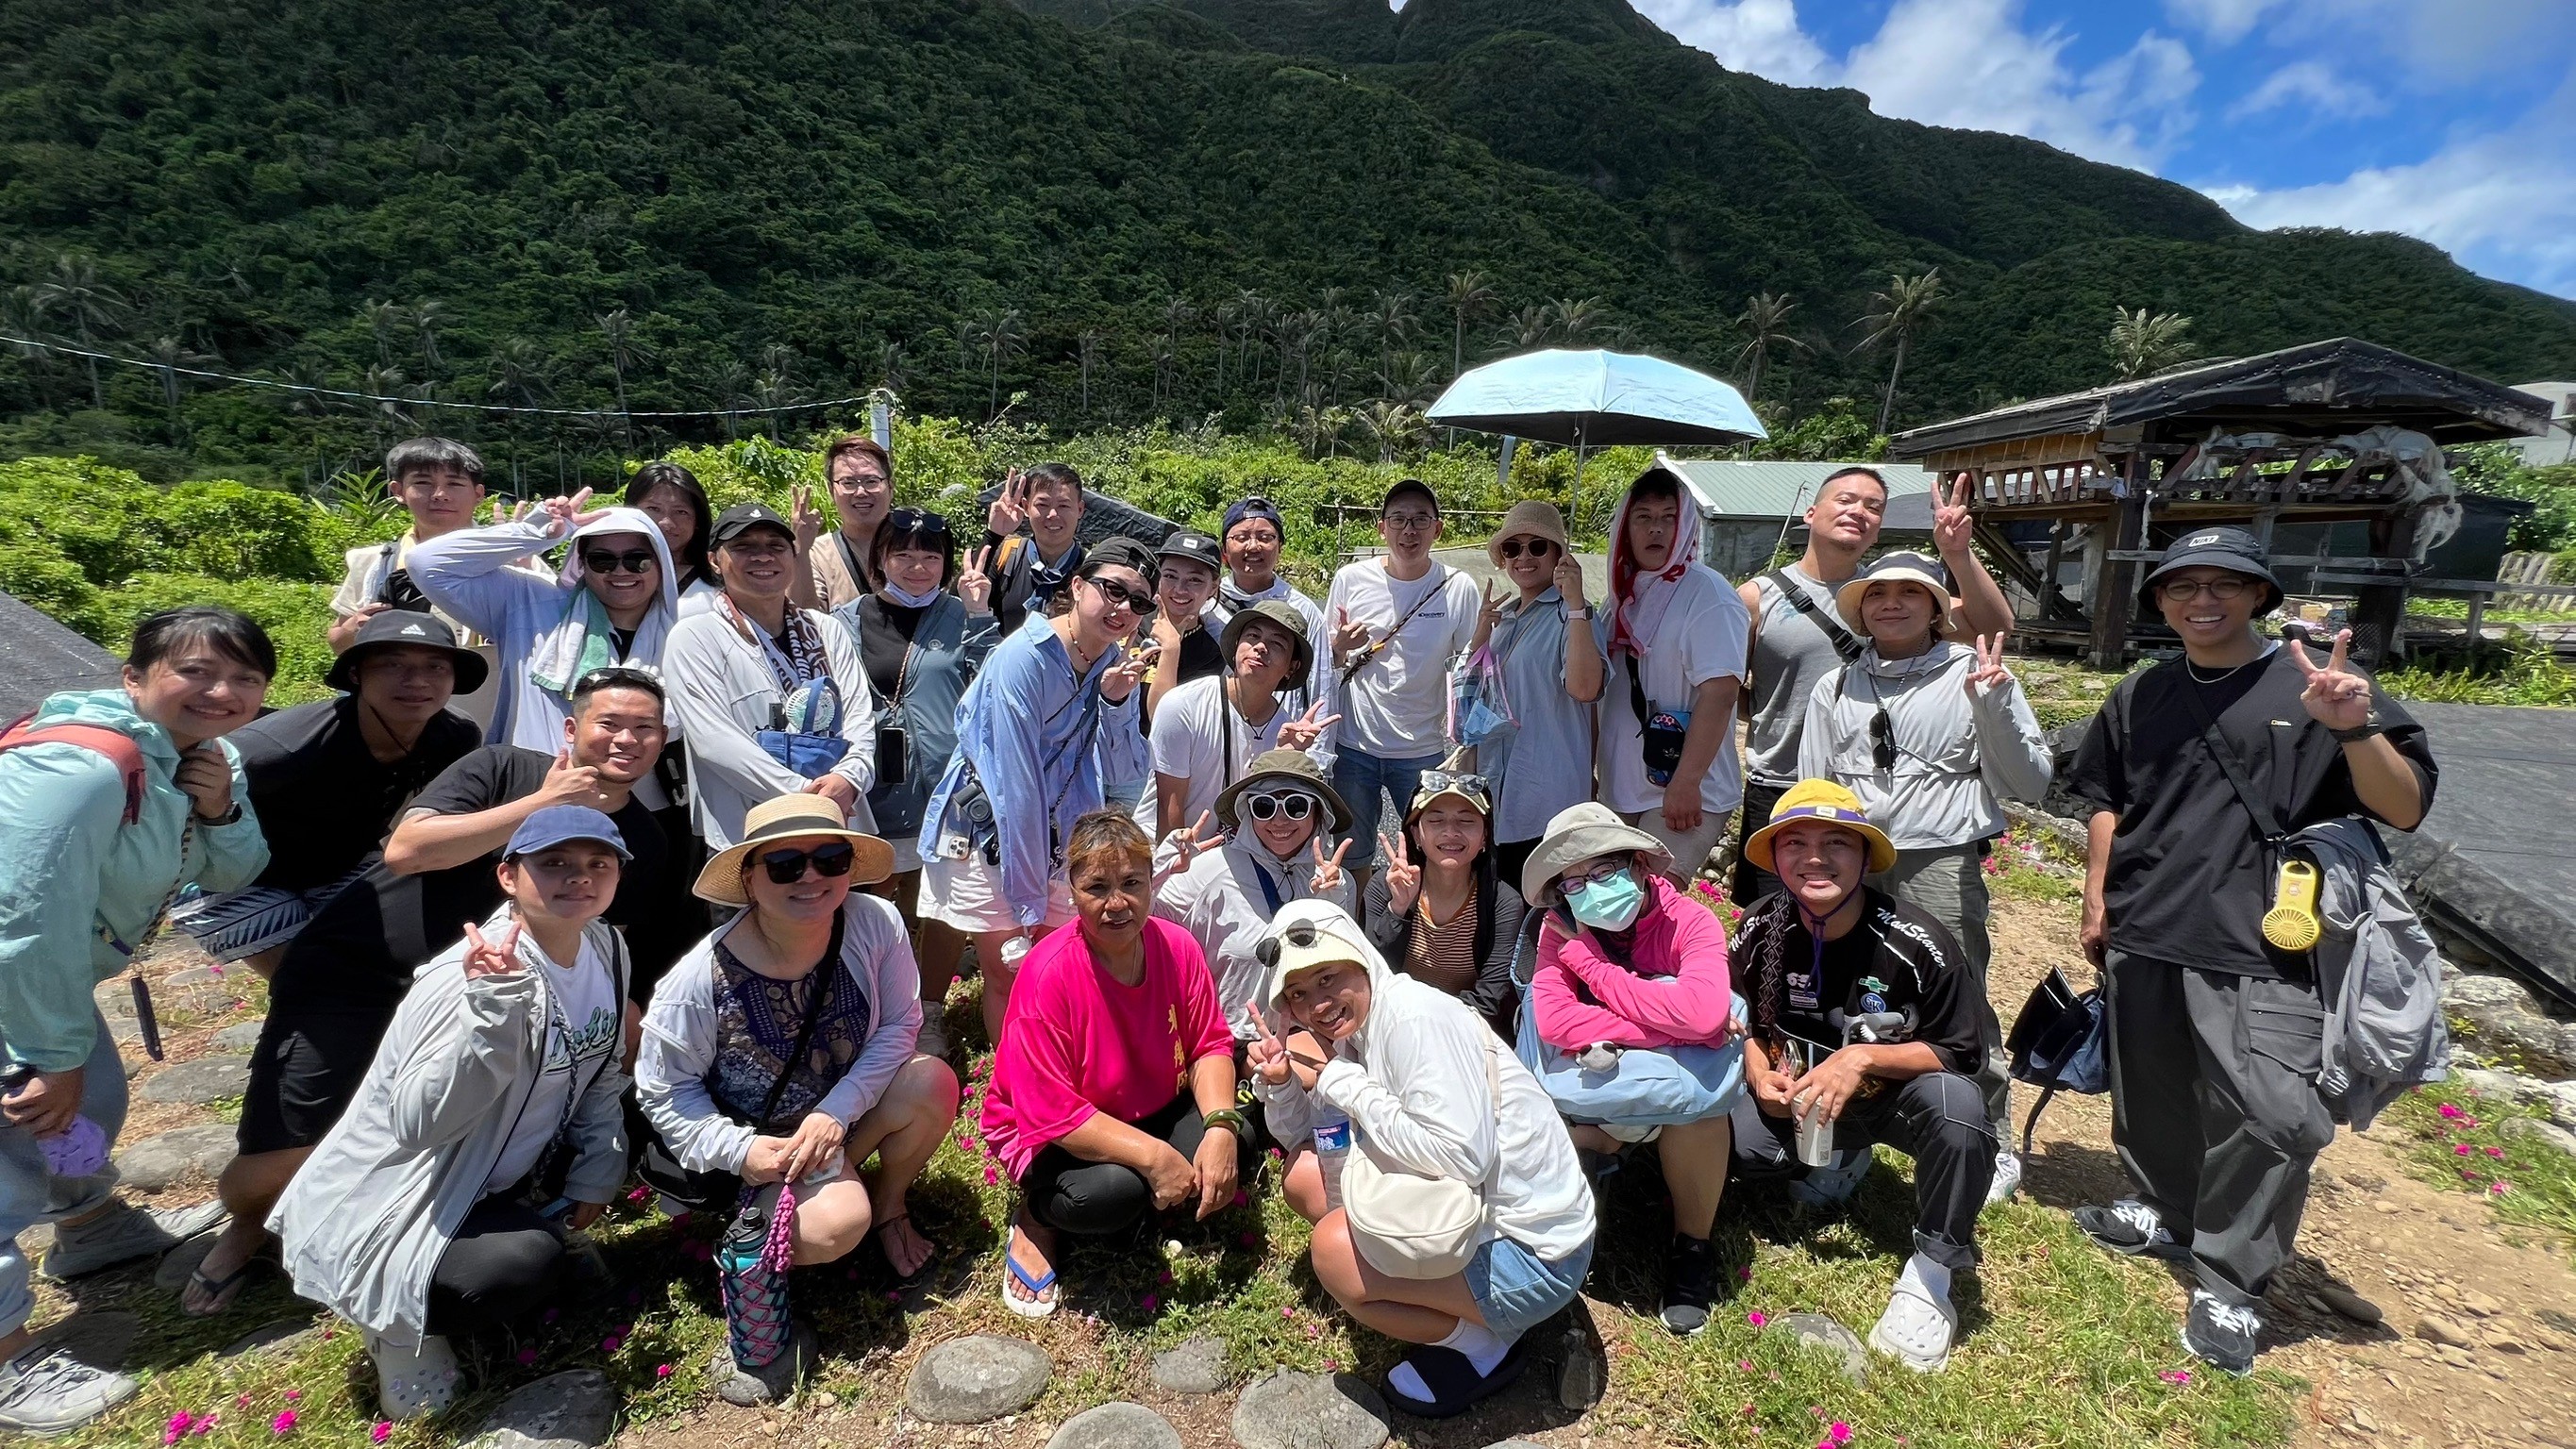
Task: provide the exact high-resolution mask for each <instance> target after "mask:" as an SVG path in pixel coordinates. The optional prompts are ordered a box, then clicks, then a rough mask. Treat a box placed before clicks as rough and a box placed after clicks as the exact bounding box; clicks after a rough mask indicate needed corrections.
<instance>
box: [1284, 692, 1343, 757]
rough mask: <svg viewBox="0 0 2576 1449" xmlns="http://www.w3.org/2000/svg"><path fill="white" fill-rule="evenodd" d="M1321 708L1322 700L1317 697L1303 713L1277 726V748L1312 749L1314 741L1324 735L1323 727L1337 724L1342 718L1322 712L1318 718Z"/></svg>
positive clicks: (1322, 706)
mask: <svg viewBox="0 0 2576 1449" xmlns="http://www.w3.org/2000/svg"><path fill="white" fill-rule="evenodd" d="M1323 708H1324V702H1323V701H1322V700H1320V699H1319V700H1317V701H1315V702H1314V704H1313V705H1311V706H1309V707H1308V708H1307V710H1306V712H1305V713H1304V714H1302V715H1299V716H1298V717H1297V718H1295V719H1292V720H1290V721H1288V722H1287V723H1286V724H1284V725H1281V726H1280V727H1279V748H1281V749H1283V750H1311V749H1313V748H1314V747H1315V741H1317V740H1320V739H1322V738H1323V737H1324V731H1325V729H1326V728H1327V727H1328V726H1331V725H1335V724H1339V723H1340V722H1341V718H1342V717H1341V716H1340V715H1337V714H1322V715H1321V718H1318V715H1319V714H1321V712H1322V710H1323Z"/></svg>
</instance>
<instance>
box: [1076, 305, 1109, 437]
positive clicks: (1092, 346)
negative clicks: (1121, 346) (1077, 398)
mask: <svg viewBox="0 0 2576 1449" xmlns="http://www.w3.org/2000/svg"><path fill="white" fill-rule="evenodd" d="M1108 349H1109V334H1108V333H1106V332H1103V331H1101V330H1100V329H1099V328H1097V327H1085V328H1083V329H1082V330H1081V331H1080V332H1077V333H1075V334H1074V335H1073V360H1074V363H1075V365H1076V366H1079V367H1080V368H1081V369H1082V415H1083V416H1084V417H1086V418H1087V417H1090V416H1091V372H1092V369H1093V368H1096V367H1098V366H1099V365H1100V359H1101V357H1102V355H1103V354H1104V353H1106V352H1107V351H1108Z"/></svg>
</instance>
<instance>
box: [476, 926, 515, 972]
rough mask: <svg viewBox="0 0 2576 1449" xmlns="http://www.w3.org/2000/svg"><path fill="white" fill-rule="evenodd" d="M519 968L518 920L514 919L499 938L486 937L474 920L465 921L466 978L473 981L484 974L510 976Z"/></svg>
mask: <svg viewBox="0 0 2576 1449" xmlns="http://www.w3.org/2000/svg"><path fill="white" fill-rule="evenodd" d="M518 969H519V923H518V922H517V921H512V922H511V923H510V929H508V930H506V931H504V932H502V933H501V935H500V937H499V938H498V939H497V940H486V939H484V936H483V933H482V932H481V931H479V930H477V929H475V926H474V923H473V922H472V921H468V922H466V923H465V979H466V980H468V981H472V980H475V979H476V978H478V977H484V976H508V975H510V974H512V973H513V972H516V971H517V970H518Z"/></svg>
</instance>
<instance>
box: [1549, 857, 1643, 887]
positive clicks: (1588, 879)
mask: <svg viewBox="0 0 2576 1449" xmlns="http://www.w3.org/2000/svg"><path fill="white" fill-rule="evenodd" d="M1627 868H1628V862H1627V861H1625V860H1605V861H1603V862H1601V863H1600V864H1599V865H1596V866H1594V867H1592V868H1591V869H1590V870H1587V871H1583V872H1580V873H1577V872H1574V871H1567V872H1566V873H1565V874H1563V875H1561V876H1558V877H1557V878H1556V886H1557V889H1559V890H1569V891H1570V890H1581V889H1582V888H1583V887H1585V886H1588V885H1597V884H1599V883H1600V882H1602V881H1605V880H1608V879H1610V878H1611V877H1613V876H1615V875H1617V874H1619V872H1621V871H1623V870H1626V869H1627Z"/></svg>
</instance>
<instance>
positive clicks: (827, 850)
mask: <svg viewBox="0 0 2576 1449" xmlns="http://www.w3.org/2000/svg"><path fill="white" fill-rule="evenodd" d="M858 857H859V852H858V850H857V848H856V847H854V846H852V845H851V844H850V842H848V841H846V840H835V841H833V842H832V843H831V844H829V845H818V846H815V847H814V848H813V849H812V850H773V851H771V852H769V853H768V854H767V855H764V856H762V857H761V858H760V865H761V869H763V870H766V871H768V872H769V881H770V884H772V885H794V884H796V883H797V882H798V881H800V880H803V879H804V878H805V867H807V866H809V865H810V866H812V867H814V873H815V874H816V875H819V876H821V877H823V878H824V879H826V880H838V879H840V878H841V877H842V876H845V875H848V874H849V873H850V866H851V865H852V864H853V863H854V862H856V861H857V860H858Z"/></svg>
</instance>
